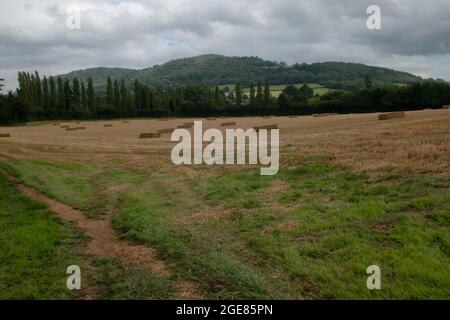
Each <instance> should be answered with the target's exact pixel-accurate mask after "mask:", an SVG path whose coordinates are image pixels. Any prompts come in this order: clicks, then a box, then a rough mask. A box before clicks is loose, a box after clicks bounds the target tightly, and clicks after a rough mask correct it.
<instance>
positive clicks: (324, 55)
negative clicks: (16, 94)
mask: <svg viewBox="0 0 450 320" xmlns="http://www.w3.org/2000/svg"><path fill="white" fill-rule="evenodd" d="M374 2H376V3H377V4H378V5H379V6H380V7H381V10H382V23H383V30H377V31H369V30H368V29H367V28H366V19H367V14H366V9H367V7H368V6H369V5H371V4H373V3H374ZM69 5H78V6H80V8H82V9H83V11H82V29H81V30H73V31H72V30H68V29H67V28H66V19H67V11H66V10H67V7H68V6H69ZM0 6H1V8H2V11H1V12H0V39H1V42H0V74H2V73H3V74H7V75H8V77H10V75H11V74H13V73H14V72H16V71H17V70H29V69H37V70H39V71H41V72H42V73H44V74H50V73H55V72H56V73H60V72H67V71H70V70H72V69H81V68H85V67H92V66H99V65H102V66H121V67H133V68H143V67H148V66H150V65H153V64H156V63H162V62H164V61H167V60H170V59H173V58H180V57H185V56H191V55H196V54H203V53H222V54H228V55H258V56H261V57H263V58H267V59H273V60H277V61H287V62H289V63H293V62H315V61H330V60H335V61H336V60H340V61H351V62H362V63H367V64H373V65H386V66H390V67H394V68H395V67H397V68H398V69H401V70H404V71H410V72H417V70H419V72H420V74H421V75H425V76H429V75H433V74H434V73H438V71H439V64H436V62H435V61H436V59H435V57H436V56H442V57H444V58H443V60H444V63H445V62H446V63H447V64H448V62H450V61H449V60H448V59H449V58H448V57H450V37H449V36H448V33H449V31H450V19H448V18H449V12H450V2H449V1H447V0H432V1H428V2H423V1H419V0H391V1H388V0H377V1H373V0H370V1H369V0H341V1H329V0H302V1H300V0H278V1H273V0H249V1H243V0H228V1H224V0H216V1H211V0H189V1H188V0H149V1H143V0H142V1H133V0H127V1H119V0H100V1H90V0H78V1H71V0H60V1H56V0H42V1H39V2H37V1H34V2H31V1H25V0H16V1H14V2H10V1H7V0H0ZM393 62H396V63H397V64H394V65H392V64H393ZM441 63H442V62H441ZM427 66H428V68H427ZM426 70H429V74H427V72H426ZM442 70H443V72H444V73H447V74H449V76H448V78H450V72H449V71H448V68H442ZM13 71H14V72H13Z"/></svg>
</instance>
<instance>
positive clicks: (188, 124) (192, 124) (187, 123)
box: [184, 122, 194, 127]
mask: <svg viewBox="0 0 450 320" xmlns="http://www.w3.org/2000/svg"><path fill="white" fill-rule="evenodd" d="M184 125H185V126H191V127H192V126H194V123H193V122H185V123H184Z"/></svg>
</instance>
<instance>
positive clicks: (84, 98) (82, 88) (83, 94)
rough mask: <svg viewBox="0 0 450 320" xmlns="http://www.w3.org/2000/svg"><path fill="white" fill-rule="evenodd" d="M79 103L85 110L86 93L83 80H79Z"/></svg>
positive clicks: (86, 107)
mask: <svg viewBox="0 0 450 320" xmlns="http://www.w3.org/2000/svg"><path fill="white" fill-rule="evenodd" d="M81 105H82V107H83V111H87V109H88V106H87V94H86V87H85V86H84V82H83V81H81Z"/></svg>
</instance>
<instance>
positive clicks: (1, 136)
mask: <svg viewBox="0 0 450 320" xmlns="http://www.w3.org/2000/svg"><path fill="white" fill-rule="evenodd" d="M10 137H11V135H10V134H9V133H0V138H10Z"/></svg>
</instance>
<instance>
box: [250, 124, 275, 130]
mask: <svg viewBox="0 0 450 320" xmlns="http://www.w3.org/2000/svg"><path fill="white" fill-rule="evenodd" d="M253 129H255V130H256V132H258V131H259V130H262V129H266V130H273V129H278V125H276V124H268V125H264V126H256V127H253Z"/></svg>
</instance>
